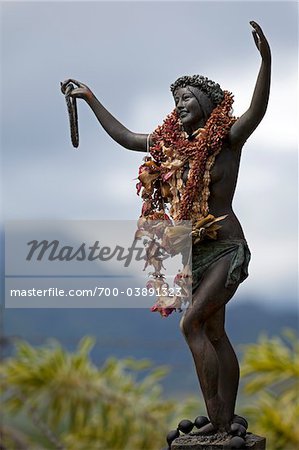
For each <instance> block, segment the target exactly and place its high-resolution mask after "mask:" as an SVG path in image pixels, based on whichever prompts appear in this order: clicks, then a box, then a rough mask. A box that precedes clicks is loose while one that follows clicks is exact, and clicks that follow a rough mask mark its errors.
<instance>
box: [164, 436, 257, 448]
mask: <svg viewBox="0 0 299 450" xmlns="http://www.w3.org/2000/svg"><path fill="white" fill-rule="evenodd" d="M231 438H232V436H230V435H228V434H227V433H215V434H212V435H207V436H204V435H202V434H201V435H200V434H198V433H190V434H186V435H183V436H180V437H179V438H177V439H175V440H174V441H173V443H172V444H171V447H170V448H171V450H229V449H230V448H231V447H230V446H229V441H230V440H231ZM242 448H243V449H244V450H266V439H265V438H264V437H261V436H257V435H255V434H252V433H247V434H246V437H245V446H244V447H242Z"/></svg>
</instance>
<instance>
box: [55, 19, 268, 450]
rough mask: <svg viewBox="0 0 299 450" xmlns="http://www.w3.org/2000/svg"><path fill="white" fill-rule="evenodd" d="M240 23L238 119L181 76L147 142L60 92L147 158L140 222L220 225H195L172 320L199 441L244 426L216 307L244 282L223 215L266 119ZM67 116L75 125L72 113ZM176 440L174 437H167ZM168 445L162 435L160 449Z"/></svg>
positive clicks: (262, 84) (67, 87) (236, 232)
mask: <svg viewBox="0 0 299 450" xmlns="http://www.w3.org/2000/svg"><path fill="white" fill-rule="evenodd" d="M250 24H251V26H252V27H253V31H252V34H253V38H254V42H255V45H256V47H257V49H258V51H259V53H260V55H261V67H260V71H259V74H258V77H257V81H256V85H255V89H254V92H253V96H252V100H251V104H250V106H249V108H248V110H247V111H246V112H245V113H244V114H243V115H242V116H241V117H240V118H235V117H233V116H232V115H231V111H232V103H233V96H232V94H231V93H230V92H227V91H223V90H222V89H221V88H220V86H219V84H216V83H215V82H213V81H211V80H209V79H208V78H206V77H203V76H199V75H193V76H183V77H181V78H179V79H178V80H176V81H175V82H174V83H173V84H172V85H171V91H172V94H173V97H174V102H175V109H174V110H173V112H172V113H171V114H170V115H168V116H167V117H166V119H165V120H164V123H163V124H162V125H161V126H159V127H158V128H157V129H156V130H155V131H154V132H153V133H151V134H139V133H133V132H132V131H130V130H128V129H127V128H125V127H124V126H123V125H122V124H121V123H120V122H118V121H117V120H116V119H115V118H114V117H113V116H112V115H111V114H110V113H109V111H107V110H106V109H105V108H104V106H103V105H102V104H101V103H100V102H99V100H98V99H97V98H96V97H95V95H94V94H93V92H92V91H91V90H90V89H89V88H88V87H87V86H86V85H84V84H83V83H80V82H78V81H76V80H73V79H68V80H66V81H64V82H63V83H62V84H61V89H62V92H63V94H65V95H66V97H67V101H68V105H73V106H74V104H75V101H76V99H77V98H81V99H83V100H85V101H86V102H87V104H88V105H89V106H90V108H91V109H92V111H93V112H94V114H95V116H96V117H97V119H98V121H99V122H100V124H101V125H102V127H103V128H104V130H105V131H106V132H107V133H108V134H109V135H110V136H111V137H112V139H114V140H115V141H116V142H117V143H118V144H120V145H122V146H123V147H125V148H127V149H130V150H135V151H141V152H146V151H148V150H149V151H150V154H151V157H147V158H145V163H144V164H143V165H142V166H141V168H140V171H139V183H138V185H137V187H138V190H139V191H140V192H141V195H142V198H143V208H142V217H147V218H150V219H151V218H153V219H163V217H164V218H165V217H169V216H170V217H171V218H172V219H174V220H192V222H193V223H195V224H197V225H198V224H204V223H206V222H209V221H210V222H213V221H215V220H217V218H219V219H220V220H221V227H219V226H218V230H217V236H215V234H214V235H213V236H209V234H208V232H207V233H205V228H204V226H199V227H197V231H198V233H197V235H198V236H200V238H199V239H197V241H196V244H193V248H192V292H193V295H192V304H191V305H190V306H189V307H188V308H187V310H186V311H185V313H184V315H183V317H182V320H181V330H182V332H183V334H184V336H185V339H186V341H187V344H188V346H189V348H190V350H191V352H192V355H193V358H194V363H195V367H196V372H197V375H198V379H199V383H200V386H201V389H202V393H203V397H204V400H205V404H206V409H207V412H208V416H209V420H205V419H204V418H203V417H199V418H197V419H198V420H197V421H195V425H196V426H197V428H199V432H202V433H209V434H210V433H216V432H219V431H221V432H222V431H226V432H231V430H232V429H233V428H234V426H235V425H236V424H237V428H238V425H240V427H241V428H242V426H245V428H246V420H245V419H243V420H242V418H240V417H239V416H236V415H235V403H236V396H237V389H238V384H239V365H238V361H237V358H236V355H235V352H234V350H233V348H232V345H231V343H230V341H229V339H228V337H227V335H226V332H225V328H224V321H225V305H226V304H227V302H228V301H229V300H230V299H231V298H232V296H233V295H234V293H235V292H236V290H237V288H238V286H239V284H240V283H241V282H242V281H243V280H244V279H245V278H246V277H247V276H248V271H247V269H248V263H249V260H250V251H249V249H248V246H247V243H246V240H245V237H244V234H243V231H242V228H241V225H240V223H239V221H238V219H237V217H236V215H235V213H234V211H233V209H232V200H233V196H234V192H235V187H236V182H237V177H238V171H239V164H240V157H241V152H242V148H243V145H244V144H245V142H246V140H247V139H248V138H249V136H250V135H251V133H252V132H253V131H254V130H255V129H256V127H257V126H258V124H259V123H260V121H261V120H262V118H263V116H264V114H265V112H266V109H267V104H268V98H269V90H270V73H271V53H270V47H269V44H268V42H267V39H266V38H265V36H264V34H263V31H262V29H261V27H260V26H259V25H258V24H257V23H256V22H250ZM74 85H75V86H74ZM71 102H73V103H71ZM72 111H73V116H74V117H75V116H76V111H75V109H74V108H73V110H72ZM74 121H76V117H75V118H74ZM74 121H73V122H74ZM73 134H74V130H73ZM74 140H75V141H76V139H74ZM77 144H78V142H77ZM75 145H76V143H75ZM166 206H167V207H168V208H169V209H168V210H166ZM166 214H169V216H166ZM223 216H224V217H223ZM195 228H196V227H195ZM195 231H196V230H195ZM205 234H206V235H205ZM177 307H178V305H172V306H170V305H163V301H162V302H160V303H158V304H157V305H156V306H155V307H154V310H158V311H159V312H160V313H161V314H162V315H164V316H167V315H168V314H170V313H171V312H172V311H173V310H174V309H177ZM182 422H184V423H182V424H181V425H179V428H178V429H179V430H181V431H184V432H188V428H189V431H190V429H192V423H191V422H190V423H191V426H188V421H182ZM190 423H189V425H190ZM193 425H194V424H193ZM240 427H239V428H240ZM245 433H246V430H245ZM237 434H239V435H240V434H241V435H242V433H240V432H238V433H237ZM177 436H178V431H176V432H174V434H173V438H175V437H177ZM243 436H244V433H243ZM173 438H171V437H169V439H168V442H169V445H171V440H173ZM240 439H241V438H240ZM243 443H244V440H243ZM236 445H237V446H236V447H232V448H240V447H238V445H241V444H236Z"/></svg>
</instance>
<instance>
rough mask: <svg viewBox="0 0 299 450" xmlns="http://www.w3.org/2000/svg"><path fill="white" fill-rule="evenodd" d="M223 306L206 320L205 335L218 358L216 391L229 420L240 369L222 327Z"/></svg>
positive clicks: (232, 411) (234, 400)
mask: <svg viewBox="0 0 299 450" xmlns="http://www.w3.org/2000/svg"><path fill="white" fill-rule="evenodd" d="M224 320H225V306H223V307H222V308H221V309H219V310H218V311H217V312H216V313H215V314H214V315H213V316H212V317H211V318H210V319H208V320H207V322H206V335H207V337H208V339H209V340H210V342H211V344H212V345H213V347H214V349H215V352H216V355H217V359H218V368H219V375H218V393H219V395H220V397H221V398H222V399H223V401H224V404H225V407H226V411H227V416H228V418H229V422H231V420H232V418H233V415H234V412H235V404H236V398H237V391H238V386H239V376H240V369H239V363H238V359H237V357H236V354H235V352H234V349H233V347H232V345H231V343H230V341H229V339H228V337H227V334H226V332H225V329H224Z"/></svg>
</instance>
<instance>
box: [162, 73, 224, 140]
mask: <svg viewBox="0 0 299 450" xmlns="http://www.w3.org/2000/svg"><path fill="white" fill-rule="evenodd" d="M170 89H171V91H172V94H173V97H174V100H175V104H176V109H177V112H178V114H179V117H180V120H181V122H182V124H183V127H184V129H185V131H186V132H187V133H189V134H191V133H192V132H193V131H195V130H196V129H198V128H200V127H203V126H204V124H205V123H206V121H207V119H208V118H209V116H210V114H211V112H212V111H213V109H214V108H215V107H216V106H217V105H218V104H219V103H221V101H222V100H223V98H224V93H223V91H222V89H221V88H220V86H219V84H217V83H215V82H214V81H211V80H209V79H208V78H206V77H202V76H200V75H193V76H183V77H180V78H178V79H177V80H176V81H175V82H174V83H173V84H172V85H171V86H170Z"/></svg>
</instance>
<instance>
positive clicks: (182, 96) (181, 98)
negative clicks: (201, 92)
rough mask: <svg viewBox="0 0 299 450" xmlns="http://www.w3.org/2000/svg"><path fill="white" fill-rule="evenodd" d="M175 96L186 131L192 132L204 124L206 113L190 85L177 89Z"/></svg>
mask: <svg viewBox="0 0 299 450" xmlns="http://www.w3.org/2000/svg"><path fill="white" fill-rule="evenodd" d="M173 97H174V101H175V106H176V110H177V113H178V115H179V117H180V119H181V122H182V124H183V127H184V129H185V131H187V132H188V133H190V132H192V131H195V130H197V129H198V128H199V127H201V126H203V123H204V114H203V111H202V108H201V106H200V104H199V101H198V100H197V98H196V97H195V95H194V94H193V93H192V92H191V90H190V89H189V88H188V87H184V88H178V89H176V91H175V92H174V96H173Z"/></svg>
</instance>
